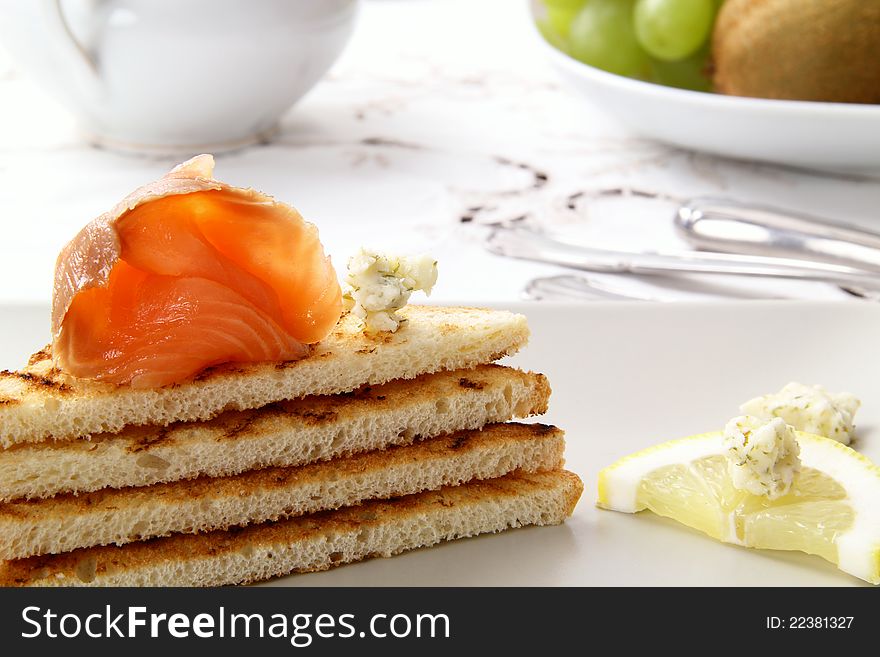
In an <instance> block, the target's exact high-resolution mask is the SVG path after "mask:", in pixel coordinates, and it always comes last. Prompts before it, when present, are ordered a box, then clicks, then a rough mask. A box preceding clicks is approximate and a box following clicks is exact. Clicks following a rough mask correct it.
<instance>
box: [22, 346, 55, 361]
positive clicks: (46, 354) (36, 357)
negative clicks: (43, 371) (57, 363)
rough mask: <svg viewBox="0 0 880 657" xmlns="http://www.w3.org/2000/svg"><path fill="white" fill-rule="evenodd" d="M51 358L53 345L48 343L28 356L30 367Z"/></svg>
mask: <svg viewBox="0 0 880 657" xmlns="http://www.w3.org/2000/svg"><path fill="white" fill-rule="evenodd" d="M50 358H52V345H48V344H47V345H46V346H45V347H43V348H42V349H40V350H39V351H36V352H34V353H33V354H31V357H30V358H28V367H31V366H33V365H36V364H37V363H40V362H42V361H44V360H49V359H50Z"/></svg>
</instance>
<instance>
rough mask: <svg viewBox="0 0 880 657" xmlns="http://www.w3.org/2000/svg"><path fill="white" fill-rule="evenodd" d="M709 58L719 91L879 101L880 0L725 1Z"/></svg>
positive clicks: (719, 15) (735, 93) (794, 98)
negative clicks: (711, 61) (879, 0)
mask: <svg viewBox="0 0 880 657" xmlns="http://www.w3.org/2000/svg"><path fill="white" fill-rule="evenodd" d="M712 59H713V70H714V77H713V83H714V87H715V90H716V91H717V92H719V93H723V94H729V95H734V96H752V97H757V98H775V99H784V100H812V101H826V102H840V103H880V2H877V1H876V0H726V1H725V3H724V5H723V6H722V8H721V10H720V12H719V14H718V18H717V20H716V22H715V28H714V33H713V37H712Z"/></svg>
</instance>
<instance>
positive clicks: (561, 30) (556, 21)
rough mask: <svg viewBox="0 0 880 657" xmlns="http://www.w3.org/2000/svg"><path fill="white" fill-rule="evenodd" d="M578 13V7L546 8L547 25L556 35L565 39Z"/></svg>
mask: <svg viewBox="0 0 880 657" xmlns="http://www.w3.org/2000/svg"><path fill="white" fill-rule="evenodd" d="M579 11H580V8H579V7H574V8H572V7H547V24H548V25H549V26H550V29H551V30H553V31H554V32H556V34H558V35H559V36H561V37H566V38H567V37H568V35H569V32H570V30H571V23H572V21H573V20H574V18H575V16H577V15H578V12H579Z"/></svg>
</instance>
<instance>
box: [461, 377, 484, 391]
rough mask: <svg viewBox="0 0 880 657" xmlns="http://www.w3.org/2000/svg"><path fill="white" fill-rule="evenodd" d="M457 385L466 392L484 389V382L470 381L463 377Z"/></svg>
mask: <svg viewBox="0 0 880 657" xmlns="http://www.w3.org/2000/svg"><path fill="white" fill-rule="evenodd" d="M458 385H459V386H461V387H462V388H466V389H467V390H482V389H483V388H485V387H486V383H485V381H472V380H471V379H468V378H467V377H464V376H463V377H461V378H460V379H459V380H458Z"/></svg>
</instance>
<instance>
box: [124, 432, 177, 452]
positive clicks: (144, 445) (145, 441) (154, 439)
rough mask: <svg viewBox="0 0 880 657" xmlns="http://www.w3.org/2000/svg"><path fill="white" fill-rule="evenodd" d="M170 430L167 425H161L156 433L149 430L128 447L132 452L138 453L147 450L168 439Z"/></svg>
mask: <svg viewBox="0 0 880 657" xmlns="http://www.w3.org/2000/svg"><path fill="white" fill-rule="evenodd" d="M168 435H169V430H168V428H167V427H160V428H159V430H158V431H156V432H155V433H153V432H149V433H146V434H145V435H143V436H142V437H140V438H138V439H136V440H134V441H133V442H132V444H131V445H129V447H128V451H129V452H130V453H131V454H137V453H138V452H143V451H145V450H149V449H152V448H153V447H156V446H158V445H160V444H161V443H164V442H166V441H167V440H168Z"/></svg>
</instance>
